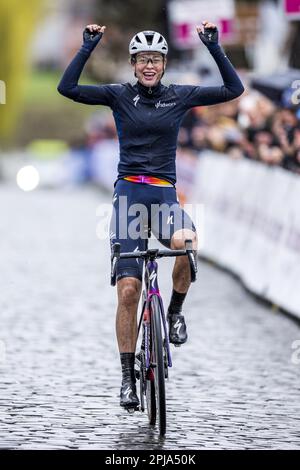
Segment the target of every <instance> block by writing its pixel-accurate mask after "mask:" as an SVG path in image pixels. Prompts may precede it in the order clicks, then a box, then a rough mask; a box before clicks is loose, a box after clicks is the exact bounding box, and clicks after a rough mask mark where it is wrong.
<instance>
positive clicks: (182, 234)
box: [171, 229, 197, 250]
mask: <svg viewBox="0 0 300 470" xmlns="http://www.w3.org/2000/svg"><path fill="white" fill-rule="evenodd" d="M185 240H192V243H193V248H194V250H196V249H197V234H196V232H194V231H193V230H190V229H182V230H177V231H176V232H175V233H174V234H173V236H172V239H171V248H172V250H183V249H184V248H185Z"/></svg>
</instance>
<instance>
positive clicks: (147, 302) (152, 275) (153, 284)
mask: <svg viewBox="0 0 300 470" xmlns="http://www.w3.org/2000/svg"><path fill="white" fill-rule="evenodd" d="M157 270H158V264H157V262H156V261H154V260H151V259H149V260H145V274H144V282H145V290H144V292H143V295H144V304H143V308H142V313H141V317H140V321H139V328H138V336H139V332H140V328H141V324H142V322H143V325H144V328H145V330H144V333H145V358H146V368H147V369H148V368H149V367H150V351H149V340H150V321H151V319H150V316H151V299H152V297H153V296H154V295H155V296H157V298H158V300H159V305H160V311H161V321H162V325H163V331H164V336H165V346H166V351H167V358H168V367H172V358H171V351H170V344H169V339H168V334H167V323H166V317H165V313H164V307H163V301H162V298H161V295H160V291H159V287H158V280H157Z"/></svg>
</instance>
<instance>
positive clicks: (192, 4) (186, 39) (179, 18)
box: [168, 0, 235, 49]
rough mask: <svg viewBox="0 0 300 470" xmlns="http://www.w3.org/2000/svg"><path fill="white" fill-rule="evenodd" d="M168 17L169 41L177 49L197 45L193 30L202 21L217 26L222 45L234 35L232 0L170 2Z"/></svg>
mask: <svg viewBox="0 0 300 470" xmlns="http://www.w3.org/2000/svg"><path fill="white" fill-rule="evenodd" d="M168 17H169V24H170V31H171V39H172V42H173V45H174V47H176V48H177V49H193V48H195V47H197V46H198V45H199V38H198V35H197V33H196V30H195V28H196V26H197V25H201V24H202V21H204V20H207V21H211V22H212V23H215V24H216V25H217V27H218V29H219V33H220V38H221V40H222V43H223V44H224V43H226V40H229V39H232V37H233V35H234V18H235V6H234V0H171V1H169V3H168Z"/></svg>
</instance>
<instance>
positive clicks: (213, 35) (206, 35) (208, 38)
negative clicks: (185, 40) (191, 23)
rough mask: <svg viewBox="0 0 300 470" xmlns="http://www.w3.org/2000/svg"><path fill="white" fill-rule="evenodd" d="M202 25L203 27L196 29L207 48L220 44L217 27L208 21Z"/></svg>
mask: <svg viewBox="0 0 300 470" xmlns="http://www.w3.org/2000/svg"><path fill="white" fill-rule="evenodd" d="M202 25H203V27H202V26H197V28H196V29H197V33H198V34H199V38H200V39H201V41H202V42H203V44H205V45H206V47H210V46H212V45H215V44H218V42H219V32H218V28H217V26H216V25H215V24H214V23H211V22H210V21H206V20H205V21H202Z"/></svg>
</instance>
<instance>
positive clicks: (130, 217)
mask: <svg viewBox="0 0 300 470" xmlns="http://www.w3.org/2000/svg"><path fill="white" fill-rule="evenodd" d="M112 202H113V212H112V218H111V222H110V242H111V246H112V244H114V243H116V242H118V243H120V244H121V253H122V252H123V253H124V252H131V251H143V250H145V242H146V238H147V237H148V230H149V229H151V231H152V233H153V235H154V236H155V237H156V238H157V239H158V240H159V241H160V242H161V243H162V244H163V245H164V246H165V247H167V248H171V238H172V235H173V234H174V233H175V232H176V231H177V230H181V229H190V230H192V231H193V232H196V228H195V226H194V224H193V222H192V220H191V218H190V217H189V215H188V214H187V213H186V212H185V211H184V210H183V209H182V208H181V207H180V205H179V202H178V198H177V194H176V189H175V188H174V187H171V186H168V187H162V186H153V185H150V184H144V183H133V182H131V181H126V180H123V179H120V180H118V181H117V183H116V186H115V191H114V194H113V200H112ZM142 276H143V260H142V259H134V258H131V259H121V260H119V262H118V267H117V280H119V279H121V278H123V277H135V278H137V279H139V280H142Z"/></svg>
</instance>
